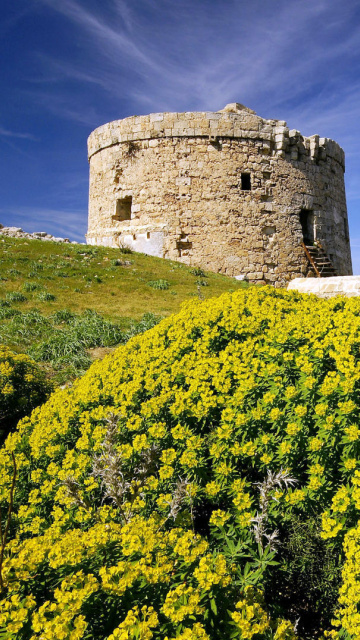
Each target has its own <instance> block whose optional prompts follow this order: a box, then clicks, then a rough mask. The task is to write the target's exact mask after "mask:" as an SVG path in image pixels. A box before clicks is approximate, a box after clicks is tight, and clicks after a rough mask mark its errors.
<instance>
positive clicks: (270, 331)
mask: <svg viewBox="0 0 360 640" xmlns="http://www.w3.org/2000/svg"><path fill="white" fill-rule="evenodd" d="M359 354H360V300H359V299H357V298H352V299H347V300H339V299H330V300H321V299H318V298H315V297H312V296H302V295H300V294H297V293H296V292H286V291H281V290H274V289H272V288H269V287H264V288H261V289H260V288H256V287H252V288H249V289H247V290H243V291H239V292H236V293H233V294H226V295H224V296H222V297H221V298H218V299H213V300H209V301H206V302H204V303H201V302H200V301H191V302H189V303H186V304H185V305H184V306H183V308H182V310H181V311H180V313H179V314H178V315H177V316H175V317H172V318H167V319H165V320H163V321H162V322H161V323H160V324H159V325H157V326H156V327H154V329H152V330H150V331H148V332H146V333H145V334H143V335H141V336H137V337H135V338H133V339H132V340H131V341H130V342H129V343H128V344H127V345H125V346H123V347H120V348H119V349H118V350H117V351H116V352H115V354H111V355H110V356H107V357H106V358H105V359H104V360H103V361H101V362H96V363H94V365H93V366H92V367H91V368H90V369H89V371H88V372H87V373H86V374H85V375H84V376H83V377H82V378H81V379H79V380H78V381H77V382H75V383H74V385H73V387H72V388H70V389H65V390H57V391H56V392H55V393H53V394H52V395H51V397H50V398H49V400H48V401H47V402H46V404H44V405H43V406H41V407H39V408H37V409H35V410H34V411H33V413H32V414H31V415H30V416H29V417H26V418H23V420H21V422H20V423H19V426H18V429H17V431H16V432H15V433H13V434H11V435H10V436H9V437H8V439H7V442H6V445H5V446H4V447H3V449H2V450H1V451H0V501H1V509H2V513H3V514H4V513H6V509H7V506H8V502H9V496H10V488H11V483H12V478H13V462H12V457H11V455H10V454H11V453H14V454H15V458H16V467H17V481H16V492H15V503H14V517H13V521H12V529H11V532H12V537H11V539H10V540H9V541H8V543H7V545H6V549H5V558H4V563H3V567H2V576H3V579H4V592H3V594H2V596H1V597H2V601H3V607H4V608H3V612H4V613H2V614H1V615H2V616H4V615H6V616H7V618H6V619H5V618H4V617H2V618H0V620H1V624H2V625H3V627H4V628H6V625H7V624H8V622H7V621H8V619H10V618H9V616H10V613H9V612H12V613H11V615H14V616H15V618H16V615H18V616H19V622H18V623H19V624H20V621H22V622H21V624H23V626H24V629H25V627H26V629H27V630H26V632H25V631H21V633H22V634H23V637H22V640H30V638H32V637H34V638H36V637H40V635H41V634H42V637H47V636H46V634H49V633H53V628H56V634H60V633H62V634H65V633H67V634H68V636H69V637H70V634H73V636H72V638H78V637H79V638H80V637H82V636H81V634H83V635H84V636H85V637H87V638H89V639H94V640H97V638H98V637H99V636H98V635H96V634H98V633H99V632H98V631H96V629H97V627H96V621H95V620H94V616H95V613H94V611H95V607H93V606H90V605H89V603H90V602H91V603H93V602H94V603H96V608H97V611H98V612H99V611H101V615H102V616H103V619H104V620H105V619H106V620H107V619H108V620H111V625H112V628H109V629H106V631H104V634H105V633H106V634H107V636H108V637H109V638H110V637H112V636H111V634H112V635H113V637H114V638H118V637H119V638H123V637H124V638H127V637H129V638H130V637H132V636H131V634H134V633H138V629H139V628H140V627H138V626H136V625H140V624H144V625H145V627H144V634H146V633H151V634H154V635H155V637H156V640H164V638H166V637H167V638H168V639H172V638H176V637H178V638H184V639H185V638H188V637H189V638H202V639H205V638H207V637H208V635H209V634H210V637H211V632H210V629H211V628H213V627H211V626H210V622H209V621H208V620H209V616H207V615H205V614H203V613H202V611H203V609H204V611H206V612H208V611H209V610H211V605H210V602H216V607H218V609H219V610H221V611H222V613H221V615H222V616H223V617H222V620H224V625H225V626H224V629H222V631H221V633H223V637H227V635H229V634H230V633H231V628H230V626H229V625H230V624H231V620H232V622H233V623H234V624H237V625H238V628H239V629H241V625H243V628H244V631H241V633H249V634H250V633H252V632H253V631H252V629H253V628H258V629H259V631H257V632H256V633H258V634H260V637H261V634H263V636H264V638H265V637H266V634H268V635H269V633H270V631H269V629H270V630H271V633H272V634H273V635H274V637H275V638H279V639H280V638H285V637H286V638H287V637H289V638H292V637H293V636H292V635H291V634H292V633H293V632H292V631H291V630H290V631H289V627H288V623H286V622H284V621H281V622H279V623H277V622H276V621H272V620H270V618H269V615H268V613H267V609H266V607H265V605H263V604H261V602H259V601H258V600H256V599H255V600H254V602H250V600H249V598H250V596H249V595H247V596H246V597H245V596H244V598H245V600H246V603H245V604H244V607H243V608H240V609H238V610H237V611H236V612H235V613H234V614H232V615H233V617H232V619H231V618H230V616H229V615H228V614H227V610H228V609H229V607H230V605H229V600H228V599H230V601H231V597H232V595H231V594H233V593H234V589H235V581H236V579H237V578H236V575H238V573H237V572H236V571H234V569H233V562H232V561H229V559H228V558H227V556H226V554H225V552H224V545H223V544H222V542H221V535H222V531H223V530H225V531H226V532H228V531H230V532H231V531H234V532H235V533H236V536H237V538H238V539H239V540H240V542H244V543H245V542H246V544H248V545H250V546H251V545H252V548H253V549H256V548H257V545H256V544H255V542H254V533H253V520H254V518H255V517H256V515H257V513H258V512H259V483H261V481H262V480H265V479H266V477H267V472H268V470H270V471H272V472H274V473H276V472H278V471H279V470H280V469H283V470H285V469H286V470H287V472H289V474H290V475H291V476H293V477H295V478H296V480H297V483H296V485H294V486H291V487H288V488H284V487H281V488H280V487H277V488H276V489H274V491H273V493H272V495H271V499H270V500H269V505H268V513H267V516H268V518H269V521H271V523H272V525H273V527H274V529H273V530H275V529H276V528H277V525H278V524H281V523H282V521H283V520H286V518H284V516H286V517H287V516H291V514H292V513H293V512H294V513H295V514H301V513H303V514H305V515H306V514H310V513H311V514H312V513H314V514H316V515H318V516H319V517H320V516H321V517H322V523H323V531H322V536H323V538H324V539H325V540H326V539H329V540H330V541H331V543H333V544H335V545H338V548H339V553H340V552H341V545H342V542H343V538H344V536H345V535H350V533H349V534H347V532H348V531H351V530H352V529H353V528H355V530H356V527H357V521H358V513H359V509H360V471H359V469H358V463H359V460H360V450H359V445H358V443H359V440H360V437H359V435H360V429H359V427H358V423H359V416H360V403H359V389H360V356H359ZM5 359H6V358H5ZM5 359H4V358H3V361H2V368H1V370H0V376H3V377H2V378H1V380H3V381H4V384H3V387H2V391H1V393H0V396H2V398H7V397H9V387H8V386H6V385H7V384H12V383H10V382H9V380H10V377H11V375H12V372H11V366H12V365H11V363H10V360H9V362H5ZM5 380H7V382H5ZM29 384H30V382H29ZM110 415H112V416H113V418H112V420H113V421H115V423H116V430H115V431H114V432H110V431H109V416H110ZM96 470H97V471H96ZM199 514H200V515H199ZM206 514H207V515H206ZM211 514H212V515H211ZM205 520H206V521H205ZM209 524H210V525H211V526H210V527H209ZM280 528H281V527H280ZM196 531H199V532H200V531H201V532H207V533H208V535H207V537H206V538H205V536H204V537H201V535H199V534H197V533H196ZM346 539H347V540H350V538H349V539H348V538H346ZM223 542H224V541H223ZM354 544H355V543H354ZM356 544H357V542H356ZM279 553H281V548H280V549H279ZM347 554H348V555H347V557H348V560H347V562H350V556H351V553H350V551H349V552H347ZM241 562H242V560H241V561H239V563H240V565H241ZM346 566H348V565H346ZM237 569H239V570H240V569H241V566H240V567H237ZM344 571H345V569H344ZM91 576H92V578H91ZM72 580H74V582H72ZM91 580H93V582H91ZM346 580H347V578H346V576H344V584H347V582H346ZM86 581H90V583H89V584H91V588H90V587H89V586H86V585H88V582H86ZM39 584H43V585H44V586H43V588H42V589H41V588H39V586H38V585H39ZM155 584H156V589H154V585H155ZM59 585H61V586H60V587H59ZM81 585H82V586H81ZM179 585H181V586H182V588H183V589H184V591H183V593H182V595H181V598H179V600H180V604H179V610H177V608H176V606H175V604H174V603H173V598H174V592H175V591H176V589H177V588H178V587H179ZM35 587H36V588H35ZM95 587H96V588H95ZM86 589H89V592H87V591H86V594H85V595H84V593H85V592H84V590H86ZM24 593H26V594H27V597H30V594H31V593H33V594H34V598H35V600H34V601H33V600H29V603H31V607H29V606H25V605H24V597H23V596H22V594H24ZM35 594H36V597H35ZM133 594H134V595H133ZM198 594H200V595H199V598H200V599H199V600H198V601H197V602H195V600H196V598H197V597H198ZM355 596H356V594H355V595H354V597H355ZM191 597H193V598H195V600H194V599H193V600H192V601H191V603H190V600H191ZM274 597H275V595H274ZM341 597H343V595H341ZM356 597H357V596H356ZM13 598H15V599H13ZM62 598H65V599H66V598H69V602H70V601H72V600H71V599H72V598H73V599H74V603H75V605H74V607H73V609H74V612H75V613H74V616H73V618H71V619H70V618H69V619H68V620H67V618H66V616H67V615H68V614H67V613H66V614H65V613H64V611H65V609H64V610H62V609H61V607H62V606H63V605H62V604H61V602H62V600H61V599H62ZM131 598H134V600H131ZM254 598H255V596H254ZM181 599H183V602H182V601H181ZM115 600H116V606H115V604H114V601H115ZM11 603H12V604H11ZM144 603H146V606H147V607H149V608H150V607H153V608H154V613H153V614H151V615H154V616H155V615H156V616H157V617H158V620H159V626H151V625H150V624H148V622H146V621H148V620H150V619H151V615H150V614H149V612H148V611H147V612H142V611H141V608H142V606H143V605H144ZM165 603H167V604H165ZM358 604H359V606H360V597H359V599H358V601H357V602H356V606H358ZM172 606H173V609H171V607H172ZM181 607H183V608H184V610H182V608H181ZM186 607H190V608H191V607H193V613H192V614H188V613H186V611H188V609H186ZM216 607H215V606H214V609H215V608H216ZM221 607H223V609H221ZM226 607H227V609H226ZM251 607H252V608H251ZM341 607H342V608H341V611H342V612H343V613H341V615H340V614H339V616H340V618H341V620H343V619H344V620H345V619H346V615H347V614H346V613H345V609H346V607H347V604H346V603H345V602H344V603H342V604H341ZM29 608H31V610H32V613H31V624H30V622H29V620H30V618H29V616H30V614H29V613H27V614H26V616H25V613H24V612H22V613H17V611H19V612H20V611H22V610H23V609H26V610H29ZM275 608H276V607H275ZM129 609H130V611H129ZM189 610H190V609H189ZM155 611H156V614H155ZM166 611H167V613H166ZM171 611H172V613H171V615H170V612H171ZM114 612H115V613H114ZM131 612H132V613H131ZM168 614H169V616H168ZM182 615H184V616H185V617H184V618H183V624H184V625H185V626H186V628H182V629H181V631H179V630H178V629H177V628H176V624H177V623H176V622H175V620H176V616H180V617H181V616H182ZM191 615H194V616H199V620H197V621H195V622H194V620H192V621H191V622H190V619H191ZM211 615H214V616H215V618H216V615H215V613H213V614H211ZM219 615H220V614H219ZM64 616H65V618H64V625H65V627H64V630H61V628H60V626H59V625H60V623H61V621H60V618H62V617H64ZM234 616H235V618H236V619H235V618H234ZM285 617H286V616H285ZM340 618H339V619H340ZM178 619H180V618H178ZM126 620H128V622H127V623H126V624H125V621H126ZM131 620H135V622H131ZM4 621H5V622H4ZM212 623H213V624H215V626H216V620H215V622H214V621H212ZM245 623H246V624H245ZM265 623H266V624H267V625H268V627H266V628H265V627H264V630H261V629H262V628H263V627H262V625H265ZM341 624H343V623H341ZM344 624H345V623H344ZM26 625H27V626H26ZM31 625H32V626H31ZM34 625H35V626H34ZM51 625H53V626H51ZM54 625H55V626H54ZM56 625H58V626H57V627H56ZM66 625H67V626H66ZM109 625H110V622H109ZM121 625H123V626H121ZM126 625H127V626H126ZM146 625H147V627H148V629H147V630H146ZM226 625H228V626H226ZM256 625H259V626H258V627H256ZM269 625H270V626H269ZM274 625H275V626H274ZM276 625H277V626H276ZM344 628H345V627H344ZM349 628H350V627H349ZM19 629H20V627H19ZM21 629H22V627H21ZM48 629H50V631H48ZM246 629H247V630H246ZM14 633H16V632H14ZM54 633H55V632H54ZM239 633H240V631H239ZM254 633H255V632H254ZM349 633H350V632H349ZM351 633H352V632H351ZM34 634H35V635H34ZM36 634H37V635H36ZM121 634H123V635H121ZM124 634H128V635H127V636H126V635H124ZM179 634H180V635H179ZM191 634H192V635H191ZM276 634H278V635H276ZM279 634H280V635H279ZM286 634H288V635H286ZM289 634H290V635H289ZM352 635H353V637H356V634H355V635H354V634H352ZM9 637H11V636H9ZM58 637H61V635H58ZM64 637H65V636H64ZM66 637H67V636H66ZM134 637H135V636H134ZM144 637H145V635H144ZM149 637H151V636H149ZM243 637H251V635H249V636H243Z"/></svg>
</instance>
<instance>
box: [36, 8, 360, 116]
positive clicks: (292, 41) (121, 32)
mask: <svg viewBox="0 0 360 640" xmlns="http://www.w3.org/2000/svg"><path fill="white" fill-rule="evenodd" d="M42 1H43V2H44V3H45V4H46V5H47V6H48V7H49V8H52V9H53V10H54V11H57V12H59V13H61V14H62V15H64V16H66V17H67V18H68V19H69V20H70V21H71V22H72V23H74V24H76V25H77V28H78V29H79V30H80V31H81V32H82V33H83V35H84V36H85V38H86V39H85V41H84V43H85V44H84V46H85V47H86V46H88V54H89V57H88V58H87V60H88V64H87V66H86V71H85V69H84V68H82V66H81V63H76V64H74V62H69V61H68V62H67V63H66V64H62V66H61V69H60V68H58V70H57V71H58V78H59V79H60V80H61V77H63V76H64V75H66V77H68V78H73V79H74V80H80V81H81V82H85V83H90V84H98V85H99V86H101V87H102V88H103V89H104V90H106V91H107V92H108V93H110V94H111V95H112V96H113V97H114V98H119V97H121V96H123V95H124V92H125V93H126V95H127V96H128V97H131V98H132V99H133V100H134V101H135V102H137V103H138V104H139V105H143V107H144V108H147V109H148V108H155V109H156V110H158V109H159V108H161V109H166V108H168V109H172V110H174V109H175V110H177V109H180V110H181V109H182V108H206V109H217V108H221V107H222V106H223V105H224V104H225V102H227V101H230V100H233V99H234V97H236V98H237V99H239V100H241V101H247V102H248V103H251V104H254V103H257V104H261V103H262V102H263V101H265V99H267V103H268V106H269V108H270V109H271V107H272V105H273V106H274V107H276V106H277V104H278V103H279V102H280V103H281V102H284V101H286V99H287V98H288V97H289V96H291V97H292V100H295V99H296V97H297V96H300V95H301V96H302V97H303V96H304V93H306V92H308V93H311V92H312V91H314V90H315V89H316V81H319V79H320V80H322V78H323V77H324V71H325V70H326V71H328V69H329V65H333V73H334V74H335V75H336V77H337V78H338V76H339V69H338V68H337V65H336V61H337V60H338V59H339V58H340V57H342V58H343V57H344V56H347V57H349V56H354V55H355V54H357V53H358V52H359V49H360V30H359V28H357V29H356V28H352V29H351V30H349V29H348V27H349V20H351V16H352V12H354V11H355V9H356V5H357V3H356V2H355V1H353V0H348V2H347V5H346V6H345V7H344V6H343V4H341V2H340V1H339V0H327V1H326V2H325V1H324V2H321V1H319V2H316V3H314V2H313V1H312V0H303V1H302V2H300V3H299V2H284V1H283V0H280V1H279V2H277V3H276V4H274V3H273V2H271V3H270V2H266V1H265V2H264V1H263V0H261V1H260V0H255V1H254V2H252V3H250V6H246V5H244V3H243V2H240V1H238V2H227V1H225V2H223V3H222V4H221V7H220V6H219V4H218V3H206V2H203V1H198V2H194V3H189V2H186V1H185V2H182V3H181V4H180V5H179V3H175V2H171V1H170V2H161V0H159V1H157V2H156V1H155V2H153V3H148V7H147V11H143V12H141V5H144V3H143V2H139V3H138V10H137V11H136V6H137V5H130V4H126V3H125V2H124V1H123V0H122V1H121V2H120V1H119V0H114V2H113V4H112V7H113V11H112V13H110V14H109V13H106V12H104V11H102V10H101V9H100V10H99V5H97V7H96V9H94V8H89V5H88V4H83V3H81V2H80V1H79V0H63V1H62V2H61V3H59V2H57V1H55V0H42ZM145 4H146V3H145ZM149 7H150V8H149ZM340 9H341V11H340ZM334 14H336V16H337V20H336V21H334V20H329V17H330V16H332V15H334ZM346 29H348V32H346ZM342 30H344V34H342V35H343V37H341V38H339V37H337V39H336V35H337V34H339V32H341V31H342ZM89 61H90V62H89ZM91 61H92V62H93V64H94V66H93V68H92V63H91ZM53 70H54V72H55V75H54V77H56V69H55V66H54V67H53ZM341 73H343V69H341ZM327 75H328V76H329V74H327ZM265 115H266V114H265Z"/></svg>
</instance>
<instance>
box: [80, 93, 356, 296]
mask: <svg viewBox="0 0 360 640" xmlns="http://www.w3.org/2000/svg"><path fill="white" fill-rule="evenodd" d="M88 152H89V162H90V197H89V226H88V233H87V242H88V243H89V244H96V245H105V246H111V247H118V246H121V245H127V246H130V247H131V248H132V249H134V250H135V251H140V252H142V253H147V254H150V255H155V256H159V257H162V258H171V259H173V260H178V261H180V262H184V263H186V264H189V265H196V266H201V267H203V268H204V269H208V270H210V271H219V272H221V273H225V274H228V275H230V276H235V277H239V278H241V277H244V276H245V277H247V278H248V279H249V280H250V281H253V282H262V283H263V282H266V283H273V284H275V285H277V286H283V285H285V284H286V282H287V281H288V280H290V279H292V278H293V277H296V276H301V275H306V274H307V273H308V272H309V270H310V272H311V269H312V268H313V267H312V266H311V260H310V259H309V252H307V251H306V250H305V247H304V245H306V246H308V247H312V246H313V247H317V246H321V247H322V250H323V253H324V254H326V255H327V256H328V258H329V259H330V261H331V263H332V265H333V268H334V270H335V272H336V274H337V275H350V274H351V273H352V268H351V254H350V244H349V231H348V220H347V211H346V199H345V188H344V168H345V159H344V152H343V150H342V149H341V148H340V147H339V145H338V144H337V143H336V142H334V141H333V140H330V139H328V138H319V136H317V135H314V136H311V137H309V138H306V137H304V136H302V135H301V134H300V133H299V131H296V130H291V131H289V129H288V127H287V126H286V123H285V122H284V121H281V120H264V119H263V118H260V117H259V116H257V115H256V114H255V112H254V111H252V110H251V109H248V108H246V107H244V106H243V105H241V104H238V103H234V104H229V105H227V106H226V107H225V108H224V109H222V110H221V111H218V112H216V113H212V112H200V113H192V112H188V113H152V114H150V115H147V116H133V117H130V118H125V119H124V120H116V121H115V122H110V123H109V124H105V125H104V126H102V127H99V128H98V129H95V131H93V132H92V133H91V135H90V137H89V140H88ZM310 253H311V252H310Z"/></svg>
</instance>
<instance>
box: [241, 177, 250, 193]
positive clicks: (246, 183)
mask: <svg viewBox="0 0 360 640" xmlns="http://www.w3.org/2000/svg"><path fill="white" fill-rule="evenodd" d="M241 189H242V190H243V191H251V179H250V173H242V174H241Z"/></svg>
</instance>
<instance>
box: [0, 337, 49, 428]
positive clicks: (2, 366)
mask: <svg viewBox="0 0 360 640" xmlns="http://www.w3.org/2000/svg"><path fill="white" fill-rule="evenodd" d="M51 389H52V387H51V385H50V384H49V383H48V382H47V381H46V379H45V375H44V373H43V372H42V371H41V369H40V368H39V367H38V365H37V364H36V363H35V362H34V360H33V359H32V358H30V357H29V356H27V355H25V354H23V353H20V354H19V353H14V352H13V351H11V350H10V349H9V348H8V347H5V346H4V345H0V430H1V431H4V432H6V433H7V432H8V431H9V430H10V429H11V428H12V427H13V426H15V424H16V422H17V421H18V420H19V419H20V418H22V417H23V416H25V415H26V414H28V413H30V411H31V410H32V409H33V408H34V407H36V406H38V405H39V404H41V403H42V402H45V400H46V398H47V397H48V396H49V394H50V391H51Z"/></svg>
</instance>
